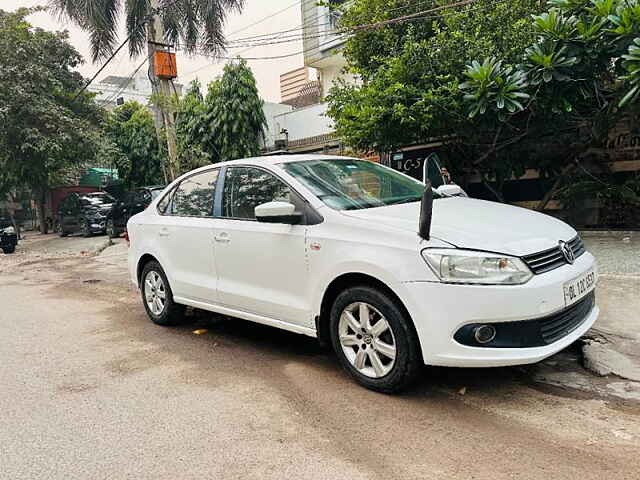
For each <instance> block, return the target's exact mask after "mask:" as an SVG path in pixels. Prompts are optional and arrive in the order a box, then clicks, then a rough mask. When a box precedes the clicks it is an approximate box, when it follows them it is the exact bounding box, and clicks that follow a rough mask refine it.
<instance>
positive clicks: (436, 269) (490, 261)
mask: <svg viewBox="0 0 640 480" xmlns="http://www.w3.org/2000/svg"><path fill="white" fill-rule="evenodd" d="M422 257H423V258H424V259H425V261H426V262H427V265H429V267H431V270H433V273H435V274H436V276H437V277H438V278H439V279H440V280H441V281H443V282H451V283H478V284H482V285H520V284H522V283H526V282H528V281H529V279H531V277H533V273H531V270H529V268H528V267H527V266H526V265H525V264H524V262H523V261H522V260H520V259H519V258H516V257H510V256H508V255H500V254H496V253H489V252H474V251H471V250H458V249H454V248H446V249H444V248H425V249H424V250H422Z"/></svg>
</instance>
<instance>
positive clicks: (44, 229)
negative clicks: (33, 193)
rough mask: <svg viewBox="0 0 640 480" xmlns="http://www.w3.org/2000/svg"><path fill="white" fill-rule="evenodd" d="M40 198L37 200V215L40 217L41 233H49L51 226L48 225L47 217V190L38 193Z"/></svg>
mask: <svg viewBox="0 0 640 480" xmlns="http://www.w3.org/2000/svg"><path fill="white" fill-rule="evenodd" d="M37 195H38V198H36V213H37V215H38V224H39V227H40V233H43V234H46V233H49V225H47V217H46V214H45V204H46V202H47V198H46V190H44V189H43V190H41V191H40V192H38V194H37Z"/></svg>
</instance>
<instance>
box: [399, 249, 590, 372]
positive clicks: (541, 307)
mask: <svg viewBox="0 0 640 480" xmlns="http://www.w3.org/2000/svg"><path fill="white" fill-rule="evenodd" d="M592 267H594V268H595V259H594V258H593V256H592V255H591V254H590V253H588V252H587V253H585V254H583V255H581V256H580V257H579V258H577V259H576V261H575V263H574V264H573V265H565V266H562V267H560V268H557V269H555V270H553V271H550V272H547V273H544V274H540V275H535V276H534V277H533V278H532V279H531V280H530V281H529V282H527V283H526V284H524V285H511V286H506V285H454V284H443V283H440V282H405V283H403V284H402V289H403V290H404V295H405V296H406V298H403V300H404V302H405V306H406V307H407V309H408V310H409V314H410V315H411V318H412V319H413V320H414V324H415V326H416V331H417V333H418V337H419V340H420V345H421V348H422V354H423V358H424V362H425V363H426V364H428V365H441V366H457V367H495V366H506V365H519V364H527V363H535V362H538V361H540V360H543V359H544V358H546V357H548V356H550V355H553V354H554V353H557V352H558V351H560V350H562V349H563V348H565V347H567V346H568V345H570V344H571V343H573V342H574V341H576V340H577V339H578V338H580V337H581V336H582V335H583V334H584V333H585V332H586V331H587V330H589V328H591V326H592V325H593V323H594V322H595V321H596V319H597V318H598V315H599V309H598V306H597V305H594V306H593V308H591V309H590V311H589V312H588V313H587V314H586V317H585V318H584V319H583V320H582V321H581V322H580V323H579V325H578V326H577V327H576V328H574V329H572V330H571V331H570V333H568V334H567V335H564V336H562V337H561V338H559V339H558V340H556V341H554V342H553V343H551V344H549V345H542V346H535V347H520V348H504V347H502V348H491V347H478V346H468V345H463V344H461V343H459V342H458V341H456V340H455V338H454V336H455V334H456V332H458V331H459V330H460V329H461V328H462V327H464V326H465V325H469V324H484V323H492V324H499V323H501V322H517V321H527V320H533V321H535V320H536V319H542V318H545V317H548V316H550V315H552V314H554V313H556V312H560V311H562V310H564V309H565V308H566V307H565V300H564V293H563V285H564V283H565V282H567V281H569V280H571V279H573V278H575V277H577V276H579V275H581V274H582V273H584V272H586V271H587V270H589V269H590V268H592Z"/></svg>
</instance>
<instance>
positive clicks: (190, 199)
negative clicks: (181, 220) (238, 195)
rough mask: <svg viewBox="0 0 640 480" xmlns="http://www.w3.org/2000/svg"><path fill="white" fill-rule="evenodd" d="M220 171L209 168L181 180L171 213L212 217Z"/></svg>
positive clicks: (172, 203) (174, 196) (173, 199)
mask: <svg viewBox="0 0 640 480" xmlns="http://www.w3.org/2000/svg"><path fill="white" fill-rule="evenodd" d="M218 173H219V169H215V170H208V171H206V172H202V173H197V174H195V175H191V176H190V177H187V178H185V179H184V180H183V181H182V182H180V185H178V187H177V188H176V189H175V191H174V193H173V197H172V200H171V214H172V215H177V216H180V217H212V216H213V194H214V192H215V187H216V182H217V180H218Z"/></svg>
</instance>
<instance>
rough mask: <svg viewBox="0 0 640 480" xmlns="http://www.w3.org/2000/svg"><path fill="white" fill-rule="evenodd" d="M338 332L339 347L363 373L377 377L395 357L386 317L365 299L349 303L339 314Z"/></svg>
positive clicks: (391, 333) (391, 334) (388, 369)
mask: <svg viewBox="0 0 640 480" xmlns="http://www.w3.org/2000/svg"><path fill="white" fill-rule="evenodd" d="M338 335H339V340H340V345H341V347H342V351H343V352H344V354H345V356H346V357H347V360H348V361H349V362H350V363H351V365H352V366H353V367H354V368H355V369H356V370H357V371H358V372H359V373H361V374H362V375H365V376H367V377H371V378H380V377H384V376H385V375H386V374H388V373H389V372H390V371H391V369H392V368H393V366H394V364H395V361H396V340H395V336H394V335H393V330H392V329H391V325H390V324H389V322H388V321H387V319H386V318H385V317H384V315H382V313H380V311H379V310H378V309H376V308H375V307H374V306H372V305H369V304H368V303H365V302H355V303H352V304H350V305H348V306H347V307H346V308H345V309H344V310H343V311H342V314H341V315H340V320H339V322H338Z"/></svg>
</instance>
